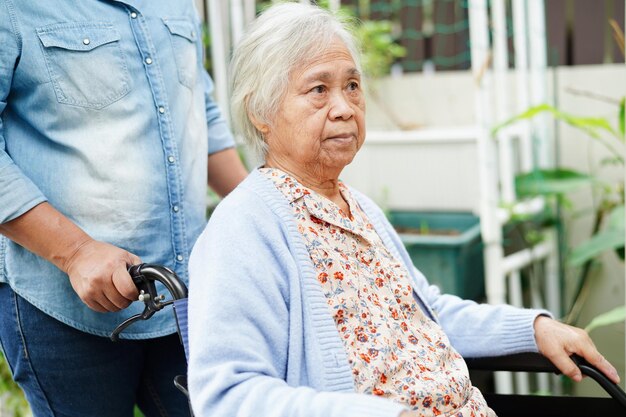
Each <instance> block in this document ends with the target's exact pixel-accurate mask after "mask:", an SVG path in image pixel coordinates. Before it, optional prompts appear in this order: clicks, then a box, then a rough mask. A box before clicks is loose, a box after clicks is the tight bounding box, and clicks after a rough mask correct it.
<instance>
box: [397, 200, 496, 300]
mask: <svg viewBox="0 0 626 417" xmlns="http://www.w3.org/2000/svg"><path fill="white" fill-rule="evenodd" d="M389 218H390V221H391V223H392V224H393V226H394V227H395V228H396V230H398V232H399V234H400V238H401V239H402V242H403V243H404V246H405V247H406V249H407V251H408V252H409V255H410V256H411V260H412V261H413V264H414V265H415V266H416V267H417V269H419V270H420V271H421V272H422V273H423V274H424V275H425V276H426V278H428V280H429V281H430V282H431V283H432V284H435V285H438V286H439V287H440V288H441V290H442V292H444V293H448V294H455V295H458V296H460V297H462V298H469V299H473V300H481V299H483V298H484V295H485V281H484V266H483V251H482V241H481V237H480V222H479V219H478V217H476V216H474V215H473V214H471V213H458V212H415V211H391V212H390V214H389Z"/></svg>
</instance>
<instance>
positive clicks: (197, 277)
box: [188, 171, 546, 417]
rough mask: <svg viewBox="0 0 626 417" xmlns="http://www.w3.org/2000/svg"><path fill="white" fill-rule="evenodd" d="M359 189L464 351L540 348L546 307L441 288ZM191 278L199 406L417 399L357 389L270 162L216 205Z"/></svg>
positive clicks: (307, 407)
mask: <svg viewBox="0 0 626 417" xmlns="http://www.w3.org/2000/svg"><path fill="white" fill-rule="evenodd" d="M352 192H353V193H354V195H355V197H356V198H357V200H358V201H359V204H361V207H362V208H363V210H364V211H365V213H366V214H367V215H368V217H369V219H370V221H371V222H372V224H373V225H374V227H375V228H376V231H377V232H378V234H379V235H380V237H381V239H382V240H383V242H384V243H385V245H386V246H387V248H389V249H390V251H391V252H392V253H393V254H394V256H395V257H396V258H397V259H399V260H401V261H403V262H404V264H405V265H406V266H407V269H408V270H409V272H410V274H411V278H412V279H413V281H414V285H413V287H414V288H415V297H416V299H417V300H418V302H419V303H420V305H421V306H422V308H423V309H424V310H425V311H426V312H427V314H429V315H430V317H431V318H433V319H434V320H436V321H438V322H439V324H440V325H441V326H442V327H443V328H444V330H445V331H446V333H447V334H448V336H449V338H450V341H451V343H452V344H453V346H454V347H455V348H456V349H457V350H458V351H459V353H461V354H462V355H464V356H488V355H503V354H509V353H515V352H523V351H537V347H536V344H535V339H534V332H533V321H534V319H535V317H536V316H537V315H538V314H545V313H546V312H544V311H539V310H521V309H516V308H513V307H510V306H505V305H501V306H488V305H478V304H476V303H474V302H472V301H464V300H461V299H459V298H458V297H455V296H451V295H441V294H440V292H439V290H438V288H437V287H434V286H429V284H428V283H427V281H426V279H425V278H424V276H423V275H422V274H421V273H420V272H419V271H418V270H417V269H415V268H414V267H413V265H412V264H411V261H410V258H409V255H408V254H407V252H406V251H405V249H404V246H403V245H402V243H401V241H400V239H399V237H398V236H397V234H396V233H395V232H394V231H393V229H392V227H391V225H390V224H389V223H388V222H387V220H386V219H385V216H384V215H383V213H382V211H381V210H380V209H379V208H378V207H377V206H376V205H375V204H374V203H373V202H372V201H371V200H369V199H368V198H366V197H365V196H363V195H362V194H360V193H358V192H356V191H354V190H353V191H352ZM190 277H191V278H190V291H189V294H190V297H189V342H190V361H189V372H188V374H189V390H190V395H191V402H192V405H193V409H194V412H195V415H196V416H197V417H248V416H250V417H253V416H254V417H273V416H276V417H287V416H298V417H305V416H306V417H309V416H310V417H314V416H316V417H368V416H372V417H374V416H380V417H383V416H384V417H396V416H397V415H398V414H399V413H400V412H401V411H402V410H404V409H405V406H403V405H401V404H397V403H395V402H393V401H390V400H388V399H383V398H379V397H375V396H372V395H366V394H357V393H355V392H354V382H353V378H352V373H351V370H352V369H351V366H350V365H349V364H348V360H347V355H346V353H345V350H344V346H343V342H342V341H341V339H340V338H339V334H338V332H337V329H336V327H335V323H334V321H333V319H332V317H331V315H330V313H329V311H328V307H327V304H326V298H325V296H324V294H323V292H322V289H321V286H320V285H319V283H318V281H317V279H316V273H315V269H314V266H313V264H312V262H311V260H310V258H309V254H308V252H307V250H306V248H305V246H304V241H303V239H302V237H301V234H300V233H299V232H298V230H297V228H296V223H295V221H294V219H293V215H292V211H291V208H290V206H289V204H288V202H287V200H286V199H285V197H284V196H283V195H282V194H281V193H280V192H279V191H278V190H277V189H276V188H275V186H274V184H272V183H271V182H270V181H269V180H267V179H266V178H264V177H263V176H262V175H261V174H260V173H259V172H258V171H253V172H252V173H251V174H250V175H249V177H248V178H247V179H246V180H245V181H244V182H243V183H242V184H241V185H240V186H239V187H237V189H235V190H234V191H233V192H232V193H231V194H230V195H229V196H228V197H226V198H225V199H224V200H223V201H222V202H221V203H220V205H219V206H218V207H217V209H216V210H215V212H214V213H213V215H212V217H211V220H210V222H209V224H208V226H207V227H206V229H205V230H204V232H203V233H202V235H201V236H200V238H199V240H198V242H197V243H196V245H195V247H194V250H193V253H192V256H191V259H190ZM476 278H477V279H480V277H476Z"/></svg>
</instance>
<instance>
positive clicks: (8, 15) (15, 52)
mask: <svg viewBox="0 0 626 417" xmlns="http://www.w3.org/2000/svg"><path fill="white" fill-rule="evenodd" d="M12 17H13V14H12V12H11V10H10V9H9V8H8V7H7V5H6V3H5V2H4V1H3V0H0V45H2V47H0V224H1V223H6V222H8V221H10V220H13V219H15V218H16V217H19V216H21V215H22V214H24V213H25V212H27V211H28V210H30V209H31V208H33V207H34V206H36V205H37V204H39V203H41V202H43V201H46V198H45V197H44V195H43V194H42V193H41V191H40V190H39V189H38V188H37V186H35V184H33V182H32V181H31V180H30V179H29V178H27V177H26V176H25V175H24V174H23V172H22V171H21V170H20V169H19V167H18V166H17V165H15V162H14V161H13V159H11V155H10V153H9V150H8V147H7V138H6V133H5V126H4V120H5V117H4V115H5V111H6V108H7V100H8V96H9V93H10V91H11V84H12V81H13V71H14V68H15V65H16V63H17V61H18V58H19V54H20V40H19V39H20V38H19V35H18V32H17V30H16V28H15V26H14V25H13V19H12Z"/></svg>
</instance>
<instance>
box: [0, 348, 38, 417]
mask: <svg viewBox="0 0 626 417" xmlns="http://www.w3.org/2000/svg"><path fill="white" fill-rule="evenodd" d="M6 413H8V414H6ZM0 416H2V417H5V416H6V417H27V416H32V413H31V411H30V407H29V406H28V403H27V402H26V398H25V397H24V393H22V390H21V389H20V388H19V387H18V386H17V385H16V384H15V383H14V382H13V378H12V377H11V372H10V371H9V367H8V365H7V363H6V361H5V359H4V356H3V355H2V352H0Z"/></svg>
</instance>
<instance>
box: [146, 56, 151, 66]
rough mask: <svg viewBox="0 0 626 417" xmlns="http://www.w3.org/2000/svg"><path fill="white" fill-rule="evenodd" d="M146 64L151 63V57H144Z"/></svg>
mask: <svg viewBox="0 0 626 417" xmlns="http://www.w3.org/2000/svg"><path fill="white" fill-rule="evenodd" d="M146 64H148V65H150V64H152V58H150V57H148V58H146Z"/></svg>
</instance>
